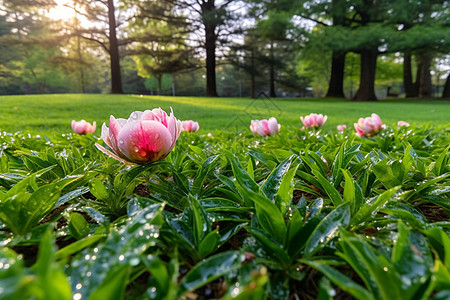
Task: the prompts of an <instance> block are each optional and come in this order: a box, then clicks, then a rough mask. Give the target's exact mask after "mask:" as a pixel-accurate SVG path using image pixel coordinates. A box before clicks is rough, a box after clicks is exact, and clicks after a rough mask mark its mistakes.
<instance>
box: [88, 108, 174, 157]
mask: <svg viewBox="0 0 450 300" xmlns="http://www.w3.org/2000/svg"><path fill="white" fill-rule="evenodd" d="M170 110H171V112H170V116H168V115H167V113H166V112H165V111H163V110H162V109H161V108H155V109H153V110H146V111H144V112H142V111H135V112H133V113H131V115H130V117H129V118H128V119H116V118H114V116H111V117H110V119H109V128H108V127H106V125H105V123H103V126H102V139H103V141H105V143H106V144H107V145H108V146H109V147H110V148H111V149H112V150H113V152H111V151H109V150H107V149H105V148H104V147H102V146H100V145H99V144H95V145H96V146H97V148H98V149H99V150H101V151H102V152H104V153H106V154H108V155H109V156H111V157H113V158H115V159H117V160H119V161H121V162H123V163H126V164H142V163H149V162H154V161H158V160H161V159H163V158H165V157H166V156H167V155H168V154H169V153H170V151H172V149H173V147H174V146H175V142H176V141H177V139H178V136H179V135H180V132H181V130H182V124H181V121H179V120H177V119H176V118H175V116H174V115H173V111H172V108H171V109H170Z"/></svg>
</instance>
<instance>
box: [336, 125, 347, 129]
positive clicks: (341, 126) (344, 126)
mask: <svg viewBox="0 0 450 300" xmlns="http://www.w3.org/2000/svg"><path fill="white" fill-rule="evenodd" d="M345 128H347V125H344V124H342V125H338V126H337V130H339V131H344V130H345Z"/></svg>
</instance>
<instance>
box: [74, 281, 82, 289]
mask: <svg viewBox="0 0 450 300" xmlns="http://www.w3.org/2000/svg"><path fill="white" fill-rule="evenodd" d="M82 287H83V285H82V284H81V283H79V284H77V285H76V286H75V288H76V289H77V290H79V289H81V288H82Z"/></svg>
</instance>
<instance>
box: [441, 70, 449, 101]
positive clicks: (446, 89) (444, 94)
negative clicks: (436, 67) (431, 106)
mask: <svg viewBox="0 0 450 300" xmlns="http://www.w3.org/2000/svg"><path fill="white" fill-rule="evenodd" d="M442 98H450V74H448V76H447V80H446V81H445V85H444V90H443V91H442Z"/></svg>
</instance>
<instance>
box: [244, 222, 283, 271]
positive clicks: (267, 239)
mask: <svg viewBox="0 0 450 300" xmlns="http://www.w3.org/2000/svg"><path fill="white" fill-rule="evenodd" d="M245 229H247V231H248V232H250V233H251V234H252V235H253V236H254V237H255V238H256V239H257V240H258V241H259V242H260V243H261V245H262V246H263V248H264V249H265V250H266V252H267V254H268V255H270V256H272V257H273V258H275V259H276V261H277V263H280V264H281V266H282V267H284V268H287V267H289V265H290V264H291V258H290V257H289V255H288V254H287V253H286V251H285V250H284V248H283V245H282V244H280V243H279V242H278V241H276V240H275V239H274V238H273V237H271V236H270V235H268V234H267V233H266V232H265V231H263V230H260V229H258V228H255V227H248V226H247V227H245Z"/></svg>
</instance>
